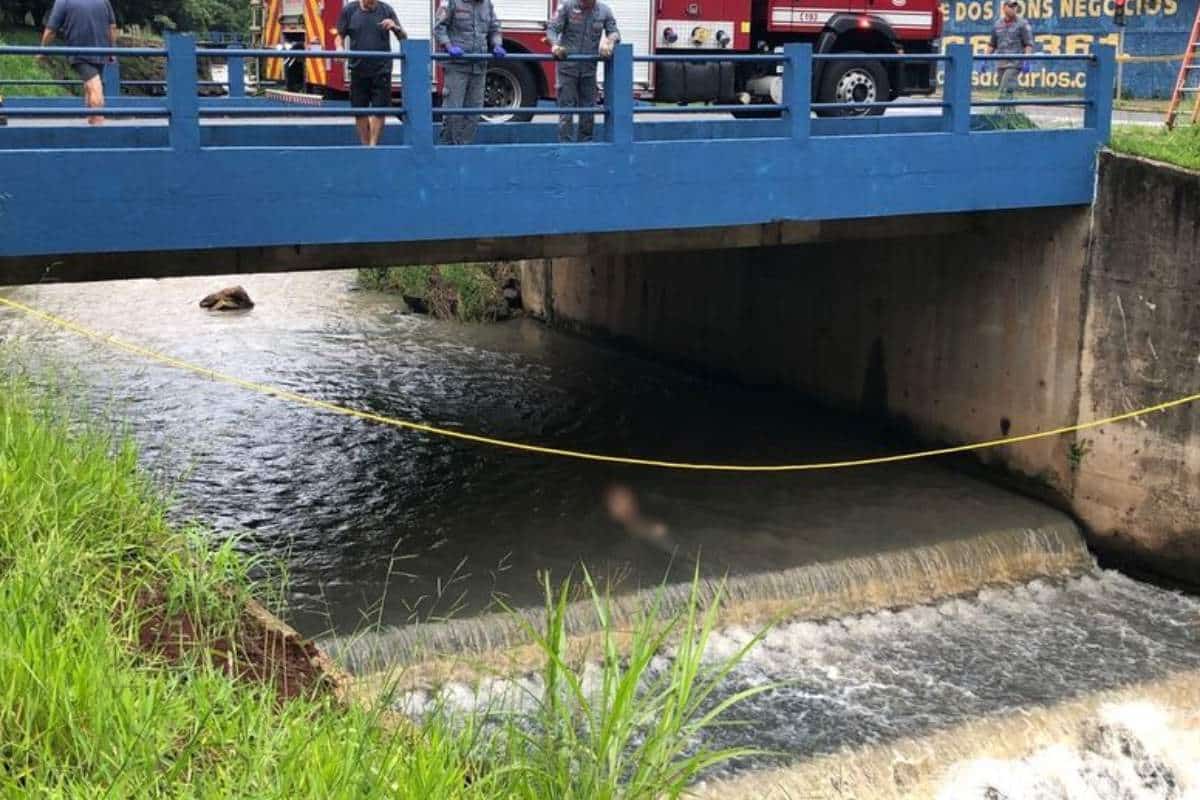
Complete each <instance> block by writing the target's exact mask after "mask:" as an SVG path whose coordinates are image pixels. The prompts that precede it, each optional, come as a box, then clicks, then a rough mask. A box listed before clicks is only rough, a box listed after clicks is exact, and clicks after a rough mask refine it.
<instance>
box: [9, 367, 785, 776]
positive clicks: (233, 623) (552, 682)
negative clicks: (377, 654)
mask: <svg viewBox="0 0 1200 800" xmlns="http://www.w3.org/2000/svg"><path fill="white" fill-rule="evenodd" d="M17 374H19V373H17V372H16V371H10V374H9V377H0V732H2V733H0V796H2V797H17V796H19V797H102V796H107V797H136V798H141V797H156V798H157V797H162V798H175V797H178V798H184V797H186V798H197V797H199V798H226V797H255V798H289V799H290V800H295V799H296V798H322V800H325V799H328V798H351V797H353V798H384V797H387V798H414V799H415V798H421V799H422V800H425V799H427V798H506V799H507V798H518V800H519V799H520V798H528V799H529V800H533V798H546V797H557V798H579V799H580V800H582V799H583V798H606V799H608V798H611V799H612V800H618V799H625V798H628V799H630V800H633V799H635V798H636V799H638V800H641V799H643V798H644V799H645V800H651V798H659V797H676V796H679V795H680V794H681V792H682V791H683V790H684V788H685V787H686V786H688V785H689V784H690V783H692V782H693V781H694V780H695V779H696V778H697V776H698V775H699V774H701V772H702V771H703V770H705V769H707V768H709V767H711V766H713V765H715V764H718V763H720V762H722V761H724V760H726V759H728V758H731V757H734V756H737V755H742V754H745V751H736V750H710V749H707V748H706V747H705V746H704V745H703V737H702V733H703V731H704V729H705V728H706V727H708V726H711V725H714V724H721V723H722V721H723V719H724V717H725V716H726V715H727V714H728V712H729V711H730V709H731V707H733V706H734V705H735V704H736V703H738V702H739V701H740V700H742V699H744V698H746V697H748V696H750V695H752V694H755V693H757V692H759V691H763V690H765V688H767V687H760V688H757V689H754V690H751V691H750V692H747V693H742V694H739V695H735V696H733V697H731V698H729V699H726V700H722V701H720V702H717V701H715V700H714V699H713V695H712V692H713V690H714V688H715V687H716V686H717V685H718V684H719V683H720V682H721V681H722V680H723V678H724V677H725V676H726V675H727V673H728V672H729V670H731V669H732V668H733V666H734V665H735V664H736V663H737V661H738V660H740V658H741V657H742V656H743V655H744V654H745V652H746V649H748V648H749V647H750V646H752V645H753V644H754V642H751V643H749V644H747V645H746V648H744V649H743V650H741V651H739V652H738V653H737V654H736V655H735V656H733V657H732V658H729V659H726V660H721V661H719V662H712V661H709V660H707V659H705V658H704V657H703V653H704V649H705V644H706V641H707V639H708V637H709V635H710V633H711V632H712V630H713V626H714V625H715V620H716V616H715V613H716V612H715V609H716V606H717V603H716V602H714V603H712V604H711V606H710V607H709V608H708V609H707V610H705V609H702V608H701V603H700V601H699V599H698V596H697V594H696V593H695V592H693V595H692V601H691V602H690V604H688V607H687V608H686V609H685V611H684V612H682V613H681V614H680V615H677V616H674V617H670V618H663V617H662V616H661V615H659V613H658V611H659V609H657V608H655V607H651V608H649V609H647V611H646V614H645V615H644V617H643V618H642V619H641V620H640V621H639V622H637V623H635V624H634V625H633V627H632V630H625V631H622V632H621V633H620V634H618V633H617V632H615V631H614V630H613V627H612V625H611V624H604V623H606V622H607V620H608V619H609V617H608V604H607V601H606V599H605V597H604V595H603V593H602V592H600V591H599V590H598V589H597V587H595V586H594V585H593V584H592V583H591V582H590V580H589V579H587V578H586V576H585V579H584V583H585V585H586V586H587V587H588V589H589V594H590V597H591V600H592V602H593V603H594V608H595V611H596V613H597V614H598V615H599V618H600V622H601V624H602V625H601V628H602V630H601V634H600V636H599V637H598V640H597V641H598V642H599V645H598V652H593V653H590V658H583V659H581V658H579V657H578V654H577V653H575V652H574V651H570V652H571V655H568V652H569V648H568V646H567V637H566V636H565V633H564V631H565V627H564V619H565V609H566V603H567V597H568V594H569V592H570V591H571V590H570V587H569V586H568V585H567V584H565V583H564V584H561V585H560V586H559V587H557V588H556V587H554V586H553V585H552V584H551V583H550V581H549V579H548V578H546V579H545V588H546V597H547V603H546V619H545V629H544V630H538V631H532V630H531V633H532V634H535V637H534V638H535V639H536V641H537V642H538V644H539V645H540V647H541V650H542V653H543V657H544V663H545V666H544V669H543V672H542V681H541V683H542V685H543V686H544V687H545V688H544V690H543V692H542V693H541V695H540V696H539V697H538V698H537V703H536V704H535V708H536V710H535V711H534V712H532V715H531V716H527V717H521V718H519V719H518V718H513V717H511V716H505V715H503V714H497V713H493V714H491V715H487V714H484V713H477V714H471V715H465V716H458V717H455V718H451V717H450V715H449V714H447V713H441V712H433V713H431V714H429V715H428V716H427V717H425V718H423V719H422V720H420V721H419V722H416V723H414V722H411V721H409V720H408V719H407V718H398V717H396V716H395V715H394V714H393V713H392V711H391V708H392V706H393V701H394V700H395V697H394V695H393V694H392V693H391V692H388V691H385V692H383V693H382V694H373V695H372V699H371V700H369V701H350V700H348V699H345V698H346V696H347V695H345V694H343V693H341V692H337V693H335V692H334V691H333V690H332V689H331V688H330V686H329V685H328V684H326V683H324V682H322V681H320V680H308V681H299V682H294V683H293V684H292V685H291V687H290V689H289V691H281V683H280V680H281V677H283V678H286V677H287V676H286V675H283V676H281V675H280V674H279V673H278V672H277V671H276V670H275V668H276V667H278V665H277V664H272V663H271V662H270V660H269V659H268V660H267V661H265V662H264V661H261V660H260V659H258V657H257V656H258V655H261V654H256V653H254V652H249V651H248V650H247V648H246V647H245V644H244V643H245V642H246V637H245V636H244V635H242V634H243V633H244V631H242V630H240V629H241V628H243V627H244V625H245V620H246V615H245V613H244V611H245V608H246V605H247V604H248V603H250V602H251V601H252V599H253V598H254V597H255V596H256V595H261V594H262V591H263V587H262V586H260V585H256V584H255V583H254V582H252V581H251V579H250V577H249V567H250V564H249V562H248V561H247V559H246V558H245V557H244V556H242V555H240V554H239V553H238V552H237V551H236V549H235V546H234V545H233V544H232V543H229V542H226V543H225V544H222V545H220V546H216V547H214V546H213V545H212V544H211V539H209V538H207V537H205V535H204V532H203V531H201V530H200V529H198V528H188V529H178V528H175V527H172V525H171V524H170V523H169V522H168V519H167V516H166V509H167V507H166V504H165V502H164V500H163V498H162V497H161V496H160V495H159V494H158V492H157V490H156V489H155V488H154V486H153V485H151V483H150V482H149V481H148V479H147V478H146V477H145V476H144V475H143V474H142V473H141V472H140V470H139V467H138V458H137V451H136V448H135V447H134V445H133V444H132V443H131V441H130V440H129V438H128V437H126V436H123V435H121V434H120V433H119V432H114V431H113V429H112V427H111V426H108V425H104V424H98V423H95V422H92V423H81V422H80V420H81V419H82V418H84V415H82V414H79V413H73V411H74V410H73V409H71V408H70V407H68V406H66V405H64V403H63V402H62V401H61V400H58V399H54V396H52V395H51V394H49V393H47V392H46V391H45V390H43V389H40V388H35V386H34V385H33V384H31V383H30V382H29V381H28V380H27V379H25V378H22V377H14V376H15V375H17ZM652 605H653V604H652ZM164 619H167V620H170V619H177V620H186V621H188V623H189V624H188V625H187V626H182V627H180V626H175V627H172V626H169V625H163V624H162V622H163V620H164ZM155 625H157V626H158V627H154V626H155ZM151 628H153V629H154V630H155V631H156V632H157V633H158V634H159V637H160V640H154V639H151V638H148V637H147V635H146V634H147V630H149V629H151ZM185 628H186V631H185ZM185 633H186V635H185ZM172 637H174V640H172ZM755 641H757V640H755ZM668 644H670V646H671V654H670V656H669V658H667V659H665V660H664V659H662V658H656V656H658V655H659V654H661V653H662V652H664V649H665V647H666V646H667V645H668ZM256 661H257V662H258V663H255V662H256ZM664 661H665V664H666V666H663V664H664ZM585 662H588V663H596V662H598V663H599V665H600V669H599V679H598V681H597V680H590V681H589V682H588V683H587V684H586V685H585V682H584V680H583V677H582V676H583V674H584V663H585ZM238 665H243V666H246V667H247V668H245V669H242V668H238ZM308 677H309V678H312V677H313V676H311V675H310V676H308ZM297 680H298V679H297Z"/></svg>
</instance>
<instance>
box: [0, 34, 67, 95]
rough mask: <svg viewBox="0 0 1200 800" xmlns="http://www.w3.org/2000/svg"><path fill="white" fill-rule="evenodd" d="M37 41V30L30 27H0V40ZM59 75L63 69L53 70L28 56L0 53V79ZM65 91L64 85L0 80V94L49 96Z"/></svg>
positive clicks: (40, 78) (24, 78) (38, 41)
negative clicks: (11, 84) (24, 83)
mask: <svg viewBox="0 0 1200 800" xmlns="http://www.w3.org/2000/svg"><path fill="white" fill-rule="evenodd" d="M40 42H41V33H40V32H39V31H37V30H35V29H33V28H5V29H3V30H0V44H8V45H36V44H39V43H40ZM63 69H64V70H65V65H63ZM62 77H63V73H61V72H60V73H57V74H56V73H55V71H54V69H53V67H51V66H48V65H47V64H45V63H42V62H40V61H37V60H35V59H34V58H33V57H32V56H0V79H4V80H58V79H61V78H62ZM65 94H70V91H68V89H67V87H65V86H10V85H8V84H4V83H2V82H0V96H5V97H52V96H56V95H65Z"/></svg>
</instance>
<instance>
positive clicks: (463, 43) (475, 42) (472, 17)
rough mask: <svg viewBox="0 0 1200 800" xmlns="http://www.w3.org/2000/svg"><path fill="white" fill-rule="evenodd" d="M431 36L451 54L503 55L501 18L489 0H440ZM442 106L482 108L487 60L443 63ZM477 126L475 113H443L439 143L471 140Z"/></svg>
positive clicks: (460, 55) (501, 56)
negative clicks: (497, 17) (497, 16)
mask: <svg viewBox="0 0 1200 800" xmlns="http://www.w3.org/2000/svg"><path fill="white" fill-rule="evenodd" d="M433 38H434V39H435V40H437V43H438V44H439V45H440V46H441V47H442V48H444V49H445V51H446V52H447V53H449V54H450V56H451V57H452V58H456V59H458V58H462V57H463V56H464V55H486V54H487V53H488V52H491V54H492V55H493V56H495V57H496V58H504V57H505V56H506V55H508V52H507V51H506V50H505V49H504V43H503V42H504V40H503V39H502V38H501V36H500V20H498V19H496V9H495V8H494V7H493V6H492V0H442V2H441V3H440V4H439V5H438V9H437V15H436V19H435V22H434V26H433ZM445 73H446V78H445V85H444V86H443V87H442V107H443V108H446V109H452V108H481V107H482V106H483V89H484V83H485V81H486V80H487V62H486V61H483V60H471V61H450V62H447V63H446V68H445ZM477 127H479V115H478V114H453V115H448V116H444V117H442V135H441V142H442V144H470V143H471V142H473V141H475V129H476V128H477Z"/></svg>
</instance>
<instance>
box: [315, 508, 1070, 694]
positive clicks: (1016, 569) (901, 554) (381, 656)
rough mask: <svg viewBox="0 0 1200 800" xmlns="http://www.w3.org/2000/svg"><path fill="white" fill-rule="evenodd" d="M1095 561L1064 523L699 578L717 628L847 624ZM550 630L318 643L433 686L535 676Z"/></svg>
mask: <svg viewBox="0 0 1200 800" xmlns="http://www.w3.org/2000/svg"><path fill="white" fill-rule="evenodd" d="M881 524H883V521H882V520H881ZM1092 563H1093V562H1092V559H1091V557H1090V556H1089V555H1088V552H1087V549H1086V547H1084V544H1083V540H1082V539H1081V538H1080V536H1079V532H1078V529H1077V528H1076V527H1075V525H1074V524H1073V523H1072V522H1071V521H1070V520H1068V519H1066V518H1065V517H1064V518H1060V519H1059V521H1057V522H1054V521H1050V522H1047V523H1045V524H1043V525H1042V526H1040V527H1037V528H1024V529H1019V528H1015V529H1008V530H995V531H982V532H978V533H976V534H973V535H968V536H963V537H961V538H955V539H950V540H947V541H943V542H936V543H930V544H928V545H925V546H918V547H910V548H905V549H900V550H893V551H891V552H880V553H874V554H871V555H864V556H859V557H853V558H843V559H837V560H827V561H817V562H814V563H810V564H805V565H803V566H798V567H792V568H787V569H780V570H777V571H771V572H761V573H755V574H749V575H738V576H733V577H729V578H725V579H712V578H707V579H701V581H700V584H699V587H698V591H699V597H700V599H701V601H702V602H703V603H704V604H706V605H707V604H708V603H709V602H711V601H712V600H713V599H714V598H718V597H719V600H720V607H721V612H720V619H719V622H720V624H722V625H732V624H739V625H748V626H758V625H763V624H766V623H768V622H770V621H772V620H779V619H789V620H798V619H810V620H820V619H828V618H832V617H842V616H847V615H851V614H861V613H864V612H868V611H874V610H878V609H883V608H894V607H899V606H910V605H916V604H920V603H928V602H933V601H936V600H939V599H943V598H946V597H951V596H955V595H961V594H966V593H969V592H972V591H977V590H979V589H982V588H984V587H987V586H1000V585H1012V584H1017V583H1023V582H1026V581H1030V580H1033V579H1035V578H1048V577H1049V578H1062V577H1066V576H1070V575H1077V574H1079V573H1082V572H1083V571H1085V570H1087V569H1088V568H1089V567H1091V566H1092ZM691 592H692V586H691V585H690V584H689V583H686V582H683V583H671V584H669V585H666V586H664V587H662V588H661V589H643V590H640V591H634V592H630V593H627V594H620V595H617V596H615V597H613V598H612V600H611V607H610V610H611V614H612V622H613V623H614V627H615V628H616V629H617V630H622V629H625V628H627V627H629V625H630V622H631V621H632V620H635V619H637V618H638V617H639V615H641V614H643V613H645V612H646V610H647V609H651V608H657V609H658V610H659V613H660V614H661V615H662V616H663V617H664V618H666V617H670V616H673V615H675V614H677V613H679V612H680V611H681V610H682V609H684V608H686V606H687V604H688V601H689V597H690V596H691ZM598 623H599V620H598V617H597V613H596V608H595V606H594V605H593V603H592V602H591V601H590V600H583V601H578V602H575V603H573V604H571V606H570V607H569V609H568V616H567V621H566V629H567V633H568V635H569V636H571V637H572V638H573V639H576V640H579V641H580V642H586V640H587V638H588V636H589V635H590V634H592V633H595V632H596V631H597V630H598V627H599V624H598ZM544 625H545V612H544V610H543V609H541V608H531V609H520V610H518V611H516V612H514V613H496V614H488V615H484V616H480V617H473V618H464V619H459V620H453V621H450V622H444V623H437V624H426V625H412V626H406V627H396V628H390V629H385V630H382V631H378V632H372V633H369V634H365V635H361V636H357V637H352V638H347V639H328V640H325V641H324V642H322V643H321V644H322V647H323V648H325V649H326V650H327V651H328V652H330V654H331V655H332V656H333V657H334V658H335V660H336V661H337V662H338V663H340V664H342V665H344V666H345V667H346V668H347V669H349V670H350V671H351V672H353V673H354V674H356V675H358V676H368V675H374V674H383V673H386V681H391V680H397V681H398V682H399V683H401V684H403V685H408V686H426V685H437V684H440V683H443V682H445V681H447V680H469V679H471V678H473V677H477V676H479V675H482V674H493V673H496V672H505V673H509V672H522V671H528V670H532V669H535V668H536V667H537V665H538V664H540V662H541V659H542V653H541V651H540V650H539V649H538V648H537V647H536V646H534V645H533V643H532V640H531V637H530V632H531V631H539V632H540V631H541V630H542V629H543V627H544ZM368 683H370V681H368Z"/></svg>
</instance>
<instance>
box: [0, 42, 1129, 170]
mask: <svg viewBox="0 0 1200 800" xmlns="http://www.w3.org/2000/svg"><path fill="white" fill-rule="evenodd" d="M0 55H29V56H37V55H96V56H104V57H110V56H112V57H119V56H141V57H165V58H166V64H167V80H166V81H165V83H166V86H167V95H166V97H165V98H164V102H163V103H160V104H145V103H137V104H130V105H124V104H122V103H116V104H113V105H110V106H106V107H105V108H104V109H103V110H102V111H101V112H100V113H101V114H102V115H103V116H112V117H135V118H137V117H145V118H163V117H165V118H167V119H168V127H169V129H170V133H169V141H170V144H171V146H172V147H183V148H194V147H199V142H200V133H199V128H200V120H201V119H202V118H206V117H214V116H221V117H274V116H299V117H329V116H336V117H350V116H365V115H397V116H400V117H401V118H402V119H403V121H404V124H403V125H402V126H401V127H402V129H403V133H402V140H403V143H404V145H407V146H412V147H418V148H426V147H433V126H434V123H435V121H436V120H438V119H441V118H444V117H446V116H453V115H467V114H485V113H494V112H495V109H491V108H459V109H444V108H437V109H435V108H433V104H432V98H431V96H430V93H429V92H424V91H418V92H412V93H405V97H404V102H403V104H402V105H400V106H391V107H387V108H355V109H350V108H325V107H312V106H303V105H285V104H272V105H266V104H262V105H250V104H248V102H247V101H249V102H252V103H261V102H262V101H258V100H250V99H249V98H246V96H245V85H244V61H245V59H247V58H260V57H267V58H277V57H280V55H281V51H279V50H274V49H251V48H240V47H226V48H205V49H203V50H200V49H198V48H197V46H196V41H195V39H194V38H193V37H191V36H188V35H172V36H170V37H168V40H167V46H166V47H165V48H147V47H126V48H120V47H105V48H78V47H75V48H73V47H33V46H0ZM286 55H287V57H289V58H302V59H308V58H323V59H349V58H363V59H388V60H399V61H401V62H402V81H403V83H411V82H412V81H410V80H408V78H409V76H410V75H411V76H416V81H415V83H416V84H417V85H422V86H424V85H430V84H431V81H432V74H433V73H432V70H433V65H434V64H435V63H439V62H448V61H452V60H466V61H485V62H487V61H492V60H494V59H495V56H493V55H491V54H480V55H467V56H463V57H460V58H459V59H454V58H452V57H451V56H449V55H448V54H444V53H436V54H435V53H433V52H432V50H431V44H430V42H429V41H427V40H411V39H410V40H406V41H405V42H403V43H402V45H401V49H400V52H386V53H382V52H377V51H367V52H363V51H344V50H338V51H333V50H289V51H286ZM198 56H203V57H204V58H212V59H222V58H224V59H225V60H226V61H227V63H228V64H229V75H228V82H227V85H228V87H229V95H228V97H226V98H220V99H219V100H218V101H217V102H213V103H208V104H206V105H203V106H202V105H201V104H200V102H199V98H198V89H199V88H200V87H201V86H205V85H220V84H219V82H216V81H201V80H199V79H198V77H197V72H196V60H197V57H198ZM505 58H507V59H510V60H514V61H533V62H542V61H550V60H553V57H552V56H550V55H548V54H544V55H543V54H526V53H513V54H511V55H508V56H506V57H505ZM864 58H869V59H870V60H878V61H888V62H891V61H900V62H904V61H907V62H911V61H923V62H941V63H944V64H945V83H944V88H943V94H942V97H941V98H940V99H931V100H899V101H891V102H878V101H877V102H842V103H822V102H813V98H812V76H813V65H814V63H821V62H832V61H839V60H842V61H844V60H863V59H864ZM569 59H570V60H572V61H585V62H600V63H601V64H602V65H603V67H604V71H605V78H604V85H605V86H606V87H614V86H628V87H629V91H606V92H605V93H604V104H603V105H602V106H596V107H594V108H591V107H588V108H579V107H573V108H558V107H553V106H551V107H542V108H537V107H535V108H528V109H524V110H523V113H530V114H535V115H558V114H564V113H596V114H598V115H601V116H603V117H604V118H605V125H604V139H605V140H606V141H607V142H609V143H613V144H624V143H631V142H632V141H633V138H634V137H633V127H634V119H635V117H636V116H639V115H657V114H704V113H723V112H738V111H745V110H748V109H752V110H755V111H761V112H772V113H777V114H779V115H780V116H781V117H782V118H783V119H782V124H781V126H780V127H779V128H777V129H776V131H777V135H778V136H780V137H782V138H792V139H796V140H804V139H807V138H808V137H809V136H810V135H811V132H812V120H811V116H812V112H813V111H823V110H830V109H842V110H861V109H872V108H887V109H909V108H937V109H940V110H941V112H942V113H941V119H942V123H941V130H942V132H944V133H951V134H967V133H969V132H970V116H971V109H972V108H973V107H975V108H980V107H983V108H1005V107H1014V106H1077V107H1078V106H1082V107H1083V108H1084V127H1085V128H1090V129H1095V130H1097V132H1098V133H1099V137H1098V138H1100V140H1101V141H1105V140H1107V137H1108V133H1109V127H1110V125H1111V111H1112V86H1113V76H1114V64H1115V58H1114V54H1113V51H1112V49H1111V48H1107V47H1106V48H1101V50H1100V51H1099V52H1098V53H1096V54H1091V55H1054V54H1031V55H1027V56H1022V57H1021V58H1020V60H1025V61H1082V62H1085V63H1086V64H1087V68H1088V69H1087V82H1086V86H1085V87H1084V89H1085V91H1084V96H1083V97H1081V98H1052V99H1051V98H1018V99H1013V100H1003V99H998V100H990V99H975V98H973V97H972V84H971V76H972V71H973V65H974V64H975V63H976V62H982V63H987V62H995V61H1002V60H1013V56H1011V55H999V54H997V55H990V56H989V55H973V54H972V52H971V49H970V47H969V46H968V45H953V46H951V47H950V48H948V49H947V52H946V53H945V54H937V53H928V54H926V53H911V54H907V53H906V54H863V53H823V54H814V53H813V52H812V47H811V45H809V44H788V45H785V46H784V47H783V49H782V52H776V53H753V54H720V53H703V54H657V55H638V56H635V55H633V51H632V47H631V46H629V45H619V46H618V47H617V48H616V49H615V51H614V53H613V55H612V57H611V58H608V59H602V58H600V57H598V56H579V55H576V56H570V57H569ZM669 61H693V62H730V63H738V62H760V63H776V64H779V65H781V67H782V95H783V96H782V102H779V103H773V104H756V105H749V106H747V105H741V104H737V105H728V104H722V105H702V106H639V105H635V103H634V97H633V85H634V84H633V65H634V63H639V62H640V63H651V64H653V63H657V62H669ZM114 73H115V75H114ZM106 78H107V79H108V80H106V94H108V95H109V96H113V95H119V86H120V85H121V84H120V80H119V67H118V66H116V65H112V69H111V70H109V74H107V75H106ZM114 79H115V85H116V88H115V89H114V88H112V86H111V84H112V83H113V81H114ZM0 83H4V82H3V81H0ZM13 83H16V85H35V84H33V83H32V82H30V83H25V84H22V83H20V82H13ZM54 83H56V84H58V85H62V84H69V83H73V82H67V81H56V82H54ZM133 83H146V84H149V83H157V82H153V81H141V82H129V85H132V84H133ZM10 99H11V98H10ZM139 100H140V98H139ZM2 113H3V114H4V115H7V116H9V117H13V118H20V117H35V118H37V117H84V116H90V115H94V114H96V113H97V112H96V109H88V108H84V107H77V108H71V107H46V106H41V107H22V106H20V105H16V106H13V105H6V106H5V107H4V108H3V111H2ZM759 135H761V133H760V134H759Z"/></svg>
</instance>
